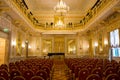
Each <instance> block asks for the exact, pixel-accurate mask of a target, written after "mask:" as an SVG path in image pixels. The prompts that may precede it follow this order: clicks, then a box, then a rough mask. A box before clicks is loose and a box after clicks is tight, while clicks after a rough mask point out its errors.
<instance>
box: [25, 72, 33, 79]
mask: <svg viewBox="0 0 120 80" xmlns="http://www.w3.org/2000/svg"><path fill="white" fill-rule="evenodd" d="M23 76H24V78H25V79H26V80H27V79H28V80H30V79H31V78H32V77H33V76H34V73H33V71H32V70H26V71H25V72H24V73H23Z"/></svg>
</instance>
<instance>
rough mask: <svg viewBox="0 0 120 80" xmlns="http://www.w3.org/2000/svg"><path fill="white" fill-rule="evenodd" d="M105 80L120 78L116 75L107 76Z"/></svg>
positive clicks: (119, 79) (117, 79)
mask: <svg viewBox="0 0 120 80" xmlns="http://www.w3.org/2000/svg"><path fill="white" fill-rule="evenodd" d="M105 80H120V77H119V76H118V75H117V74H109V75H108V76H107V77H106V78H105Z"/></svg>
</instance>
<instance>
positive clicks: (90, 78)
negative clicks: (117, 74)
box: [85, 74, 102, 80]
mask: <svg viewBox="0 0 120 80" xmlns="http://www.w3.org/2000/svg"><path fill="white" fill-rule="evenodd" d="M85 80H102V78H101V77H100V76H99V75H97V74H90V75H88V77H87V78H86V79H85Z"/></svg>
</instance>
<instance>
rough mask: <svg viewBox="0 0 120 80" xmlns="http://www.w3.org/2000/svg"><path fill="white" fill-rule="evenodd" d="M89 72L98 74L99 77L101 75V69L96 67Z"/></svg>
mask: <svg viewBox="0 0 120 80" xmlns="http://www.w3.org/2000/svg"><path fill="white" fill-rule="evenodd" d="M91 73H92V74H98V75H99V76H100V77H102V76H103V73H102V71H101V70H100V69H98V68H95V69H93V70H92V72H91Z"/></svg>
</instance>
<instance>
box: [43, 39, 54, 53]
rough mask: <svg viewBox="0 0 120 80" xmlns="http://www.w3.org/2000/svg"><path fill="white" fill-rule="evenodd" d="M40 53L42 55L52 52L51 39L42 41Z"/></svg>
mask: <svg viewBox="0 0 120 80" xmlns="http://www.w3.org/2000/svg"><path fill="white" fill-rule="evenodd" d="M42 52H43V54H44V55H47V54H48V53H50V52H52V40H51V39H43V41H42Z"/></svg>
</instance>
